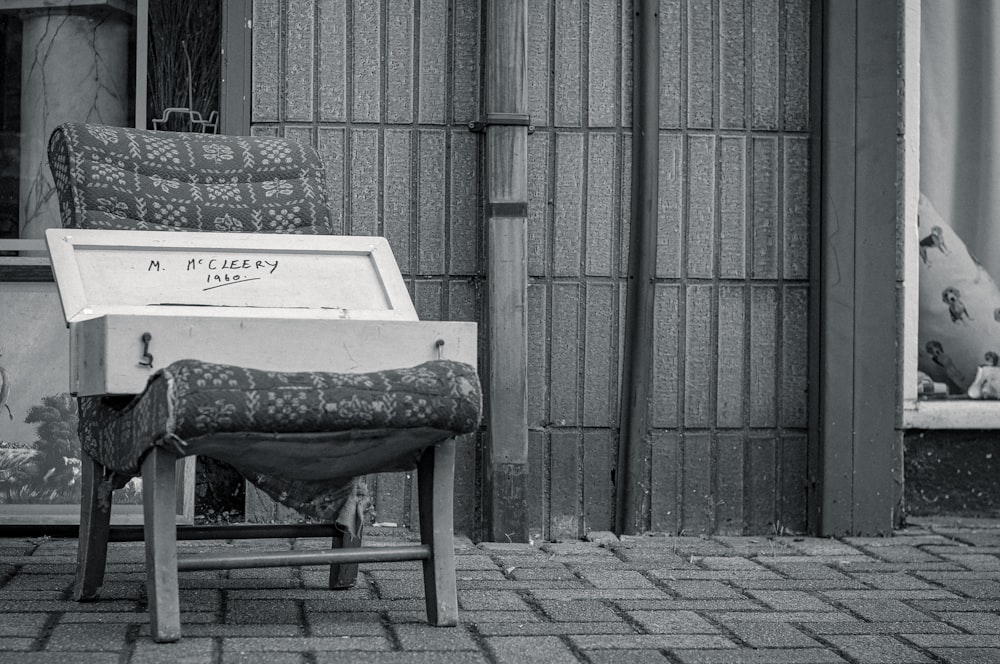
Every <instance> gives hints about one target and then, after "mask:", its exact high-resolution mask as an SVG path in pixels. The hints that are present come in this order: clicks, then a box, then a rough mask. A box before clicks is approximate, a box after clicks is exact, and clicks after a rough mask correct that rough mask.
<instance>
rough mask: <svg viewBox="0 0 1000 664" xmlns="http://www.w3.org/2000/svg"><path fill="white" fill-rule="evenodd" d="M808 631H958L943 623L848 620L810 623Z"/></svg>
mask: <svg viewBox="0 0 1000 664" xmlns="http://www.w3.org/2000/svg"><path fill="white" fill-rule="evenodd" d="M808 629H809V631H810V632H812V633H813V634H820V635H822V634H915V633H922V634H956V633H958V630H957V629H955V628H954V627H952V626H950V625H946V624H944V623H943V622H898V621H886V622H866V621H863V620H848V621H844V622H830V623H810V624H809V625H808Z"/></svg>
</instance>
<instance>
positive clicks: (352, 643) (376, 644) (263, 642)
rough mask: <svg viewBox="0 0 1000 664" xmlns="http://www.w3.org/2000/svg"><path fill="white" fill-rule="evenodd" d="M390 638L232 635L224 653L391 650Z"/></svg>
mask: <svg viewBox="0 0 1000 664" xmlns="http://www.w3.org/2000/svg"><path fill="white" fill-rule="evenodd" d="M391 648H392V645H391V643H390V642H389V640H388V639H386V638H384V637H378V636H344V637H327V636H307V637H302V638H294V637H232V638H224V639H222V650H223V653H224V654H235V653H239V654H244V653H254V652H272V651H279V652H297V651H307V650H315V651H324V650H338V651H339V650H390V649H391Z"/></svg>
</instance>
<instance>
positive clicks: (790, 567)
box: [757, 558, 853, 581]
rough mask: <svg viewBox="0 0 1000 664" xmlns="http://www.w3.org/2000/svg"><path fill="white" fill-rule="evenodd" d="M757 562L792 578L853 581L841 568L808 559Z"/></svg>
mask: <svg viewBox="0 0 1000 664" xmlns="http://www.w3.org/2000/svg"><path fill="white" fill-rule="evenodd" d="M757 562H759V563H761V564H762V565H764V566H765V567H768V568H770V569H773V570H775V571H777V572H779V573H781V574H783V575H784V576H786V577H788V578H791V579H840V580H844V581H853V579H852V578H851V577H849V576H847V575H846V574H844V573H843V572H841V571H840V570H837V569H834V568H832V567H830V566H829V565H823V564H821V563H816V562H810V561H809V560H808V559H802V558H796V559H794V560H787V561H776V560H773V559H767V558H758V559H757Z"/></svg>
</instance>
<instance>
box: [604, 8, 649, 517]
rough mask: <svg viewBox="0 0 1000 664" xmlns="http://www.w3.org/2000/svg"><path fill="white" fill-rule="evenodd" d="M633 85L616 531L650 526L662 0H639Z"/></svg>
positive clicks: (636, 17)
mask: <svg viewBox="0 0 1000 664" xmlns="http://www.w3.org/2000/svg"><path fill="white" fill-rule="evenodd" d="M634 12H635V14H634V16H633V19H634V26H635V27H634V29H633V33H634V34H633V38H632V44H633V47H632V48H633V56H632V61H633V89H632V224H631V237H630V243H629V258H628V292H627V300H626V305H625V318H626V319H625V350H624V357H623V363H624V367H623V371H622V388H621V404H620V408H621V416H620V418H619V441H618V464H617V469H616V472H615V531H616V532H617V533H618V534H622V533H638V532H641V531H643V530H645V529H647V528H648V518H649V496H650V476H649V473H650V461H649V457H650V452H649V445H650V427H649V411H650V404H649V400H650V394H651V392H652V382H653V371H652V365H653V294H654V289H655V283H654V280H655V277H656V230H657V229H656V224H657V216H656V213H657V204H658V200H657V194H658V188H659V172H658V169H659V152H660V134H659V130H660V124H659V113H660V109H659V99H660V27H659V18H660V17H659V2H658V0H635V4H634Z"/></svg>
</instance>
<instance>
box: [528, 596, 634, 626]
mask: <svg viewBox="0 0 1000 664" xmlns="http://www.w3.org/2000/svg"><path fill="white" fill-rule="evenodd" d="M538 606H539V608H541V610H542V611H543V612H544V613H545V615H547V616H548V617H549V618H551V619H552V620H554V621H556V622H588V621H592V622H614V621H615V620H620V619H621V617H620V616H619V615H618V614H617V613H615V611H614V610H613V609H610V608H608V606H607V605H605V604H602V603H601V602H598V601H594V600H576V601H568V602H560V601H558V600H542V601H539V602H538Z"/></svg>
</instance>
